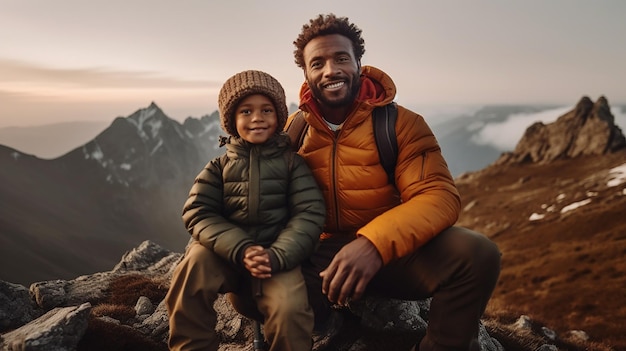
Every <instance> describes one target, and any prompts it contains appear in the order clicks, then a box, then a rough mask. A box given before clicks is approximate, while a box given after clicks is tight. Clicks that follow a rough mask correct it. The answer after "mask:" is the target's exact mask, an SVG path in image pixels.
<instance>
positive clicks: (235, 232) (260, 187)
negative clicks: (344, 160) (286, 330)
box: [183, 134, 326, 272]
mask: <svg viewBox="0 0 626 351" xmlns="http://www.w3.org/2000/svg"><path fill="white" fill-rule="evenodd" d="M251 180H253V181H251ZM325 211H326V209H325V206H324V198H323V196H322V193H321V191H320V190H319V187H318V186H317V183H316V182H315V179H314V178H313V175H312V173H311V170H310V169H309V168H308V166H307V165H306V163H305V162H304V159H302V157H300V156H298V155H296V154H294V153H292V152H291V151H290V148H289V137H288V136H287V135H285V134H281V135H277V136H276V137H272V138H271V139H270V140H268V141H267V142H266V143H265V144H263V145H254V144H250V143H248V142H246V141H244V140H243V139H241V138H234V137H230V138H229V140H228V141H227V144H226V154H225V155H222V156H220V157H217V158H215V159H213V160H212V161H211V162H209V163H208V164H207V165H206V166H205V168H204V169H203V170H202V171H201V172H200V174H198V176H197V177H196V180H195V182H194V184H193V186H192V187H191V190H190V192H189V198H188V199H187V201H186V202H185V205H184V208H183V222H184V223H185V226H186V228H187V230H188V231H189V233H190V234H191V235H192V237H193V238H194V239H195V240H198V241H199V242H200V243H201V244H202V245H204V246H205V247H207V248H208V249H210V250H213V251H214V252H215V253H217V254H218V255H219V256H221V257H223V258H224V259H226V260H228V261H230V262H232V263H234V264H235V265H238V266H242V264H243V262H242V255H243V249H245V248H246V247H248V246H250V245H254V244H257V245H262V246H263V247H265V248H269V252H270V258H271V261H272V271H273V272H276V271H283V270H290V269H292V268H294V267H295V266H297V265H299V264H300V263H301V262H302V261H303V260H304V259H305V258H307V257H308V256H309V255H311V253H313V251H314V250H315V249H316V247H317V244H318V243H319V236H320V234H321V232H322V228H323V226H324V220H325Z"/></svg>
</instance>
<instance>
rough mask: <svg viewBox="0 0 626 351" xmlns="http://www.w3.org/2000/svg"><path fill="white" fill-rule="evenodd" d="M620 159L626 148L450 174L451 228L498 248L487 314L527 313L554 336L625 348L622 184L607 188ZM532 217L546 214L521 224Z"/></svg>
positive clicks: (625, 212) (625, 254) (625, 197)
mask: <svg viewBox="0 0 626 351" xmlns="http://www.w3.org/2000/svg"><path fill="white" fill-rule="evenodd" d="M624 163H626V150H623V151H621V152H619V153H615V154H611V155H605V156H593V157H581V158H577V159H571V160H559V161H554V162H552V163H550V164H547V165H538V164H525V165H507V166H490V167H487V168H486V169H484V170H482V171H480V172H475V173H471V174H468V175H463V176H461V177H459V179H457V185H458V187H459V190H460V192H461V196H462V201H463V207H464V210H463V212H462V214H461V218H460V219H459V223H458V224H459V225H462V226H466V227H468V228H472V229H474V230H477V231H480V232H483V233H485V234H486V235H488V236H489V237H490V238H492V240H494V241H495V242H496V243H497V244H498V245H499V247H500V250H501V251H502V254H503V256H502V272H501V275H500V279H499V282H498V285H497V287H496V290H495V292H494V295H493V297H492V299H491V301H490V303H489V306H488V310H487V312H488V313H490V312H491V313H497V312H498V311H507V312H512V313H516V314H526V315H528V316H529V317H531V318H533V319H536V320H539V321H541V322H543V323H545V325H547V326H550V327H551V328H553V329H554V330H555V331H556V332H557V334H563V333H565V332H566V331H568V330H584V331H585V332H587V333H588V334H589V336H590V341H597V342H602V343H605V344H608V345H610V346H612V347H614V348H615V349H616V350H626V194H625V193H624V192H626V190H624V189H625V188H626V183H622V184H619V185H618V186H615V187H607V181H608V180H609V179H610V176H609V174H608V170H610V169H612V168H614V167H616V166H619V165H622V164H624ZM585 199H591V202H590V203H589V204H587V205H585V206H582V207H579V208H577V209H576V210H572V211H569V212H565V213H560V211H561V209H562V208H563V207H565V206H567V205H569V204H571V203H574V202H577V201H581V200H585ZM550 206H553V207H552V209H550ZM550 210H553V211H552V212H551V211H550ZM533 213H537V214H544V215H545V217H544V218H543V219H541V220H536V221H530V220H529V218H530V216H531V215H532V214H533Z"/></svg>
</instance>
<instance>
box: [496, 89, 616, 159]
mask: <svg viewBox="0 0 626 351" xmlns="http://www.w3.org/2000/svg"><path fill="white" fill-rule="evenodd" d="M624 147H626V138H625V137H624V134H623V133H622V130H621V129H620V128H619V127H618V126H617V125H615V117H614V116H613V115H612V114H611V109H610V107H609V104H608V101H607V99H606V98H605V97H603V96H602V97H600V98H599V99H598V101H596V103H595V104H594V103H593V102H592V101H591V99H589V98H588V97H586V96H584V97H583V98H582V99H581V100H580V101H579V102H578V104H576V107H575V108H574V109H573V110H571V111H569V112H567V113H566V114H564V115H563V116H561V117H559V118H558V119H557V120H556V121H555V122H553V123H550V124H547V125H546V124H543V123H541V122H536V123H534V124H532V125H531V126H530V127H528V129H526V132H525V133H524V135H523V136H522V139H521V140H520V141H519V142H518V144H517V146H516V147H515V150H514V151H513V152H507V153H504V154H503V155H502V156H501V157H500V158H499V159H498V160H497V161H496V162H495V164H496V165H502V164H509V163H525V162H532V163H546V162H551V161H553V160H556V159H563V158H575V157H578V156H582V155H603V154H606V153H609V152H615V151H617V150H620V149H623V148H624Z"/></svg>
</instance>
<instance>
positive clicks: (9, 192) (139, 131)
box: [0, 104, 220, 285]
mask: <svg viewBox="0 0 626 351" xmlns="http://www.w3.org/2000/svg"><path fill="white" fill-rule="evenodd" d="M217 120H218V119H217V117H215V116H210V115H208V116H205V117H203V118H201V119H193V118H190V119H187V120H186V121H185V122H184V123H183V124H180V123H178V122H176V121H174V120H172V119H170V118H169V117H167V116H166V115H165V114H164V113H163V111H162V110H161V109H160V108H159V107H158V106H157V105H156V104H151V105H150V106H148V107H147V108H143V109H140V110H138V111H137V112H135V113H133V114H132V115H130V116H128V117H125V118H122V117H119V118H116V119H115V120H114V121H113V123H112V124H111V125H110V126H109V127H108V128H107V129H105V130H104V131H103V132H101V133H100V134H98V135H97V136H96V137H95V138H94V139H93V140H91V141H89V142H87V143H86V144H84V145H82V146H80V147H78V148H76V149H74V150H72V151H70V152H68V153H67V154H65V155H63V156H61V157H59V158H55V159H53V160H43V159H40V158H37V157H34V156H31V155H26V154H23V153H21V152H20V151H18V150H15V149H12V148H9V147H5V146H0V165H1V166H0V198H1V199H2V202H0V267H2V268H1V271H0V279H3V280H7V281H13V282H17V283H22V284H26V285H28V284H29V283H31V282H33V281H38V280H46V279H55V278H68V277H72V276H75V275H76V274H77V273H79V274H85V273H90V272H94V271H98V270H102V269H103V268H105V267H109V266H111V263H114V262H115V261H116V260H118V259H119V257H120V255H121V254H123V253H124V252H125V251H126V250H128V249H129V248H132V247H134V246H136V245H137V244H139V243H141V242H142V241H144V240H145V239H146V238H151V240H154V241H155V242H157V243H159V244H161V245H163V246H164V247H168V248H170V249H173V250H182V249H183V248H184V246H185V244H186V242H187V239H188V237H189V235H188V234H187V232H186V231H185V230H184V228H183V226H182V222H181V219H180V214H181V208H182V204H183V202H184V200H185V199H186V197H187V193H188V191H189V187H190V186H191V184H192V183H193V180H194V177H195V176H196V175H197V174H198V172H199V171H200V169H201V168H202V167H203V166H204V164H206V162H208V160H210V159H212V158H213V157H215V156H216V155H218V154H219V151H218V150H217V144H218V143H217V136H218V135H219V132H218V129H219V128H220V127H219V124H218V123H216V121H217ZM68 252H69V253H71V255H69V256H68ZM8 267H13V268H11V269H8Z"/></svg>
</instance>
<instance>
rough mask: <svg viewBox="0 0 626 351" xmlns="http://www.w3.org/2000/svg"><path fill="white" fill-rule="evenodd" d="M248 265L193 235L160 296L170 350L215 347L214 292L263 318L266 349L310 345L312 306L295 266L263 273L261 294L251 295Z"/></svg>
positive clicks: (240, 309) (244, 311)
mask: <svg viewBox="0 0 626 351" xmlns="http://www.w3.org/2000/svg"><path fill="white" fill-rule="evenodd" d="M246 272H247V271H245V270H242V269H240V268H236V267H233V266H232V265H231V264H230V263H228V262H227V261H226V260H224V259H222V258H221V257H218V256H217V255H216V254H215V253H214V252H213V251H211V250H208V249H207V248H205V247H204V246H202V245H201V244H200V243H199V242H197V241H193V242H192V243H191V244H190V245H189V247H188V248H187V251H186V252H185V256H184V258H183V259H182V261H181V262H180V263H179V264H178V265H177V267H176V269H175V271H174V275H173V277H172V282H171V285H170V289H169V291H168V293H167V296H166V298H165V302H166V305H167V311H168V315H169V325H170V336H169V347H170V350H175V351H179V350H180V351H191V350H202V351H205V350H206V351H215V350H217V349H218V346H219V342H220V340H219V337H218V336H217V334H216V332H215V325H216V323H217V313H216V312H215V310H214V308H213V304H214V303H215V300H216V299H217V297H218V294H220V293H221V294H225V293H232V294H229V295H230V296H229V297H230V301H231V302H232V303H233V305H234V307H235V309H237V311H238V312H240V313H241V314H243V315H245V316H248V317H251V318H255V319H262V320H261V322H263V323H264V327H263V330H264V334H265V337H266V339H267V341H268V344H269V346H270V350H281V351H288V350H296V351H301V350H310V349H311V347H312V339H311V335H312V331H313V312H312V309H311V308H310V306H309V304H308V299H307V291H306V286H305V284H304V277H303V275H302V273H301V272H300V267H296V268H295V269H292V270H291V271H287V272H280V273H276V274H273V275H272V277H271V278H268V279H263V280H262V281H261V282H262V292H263V293H262V296H260V297H253V294H252V288H251V279H250V276H249V274H247V273H246Z"/></svg>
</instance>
